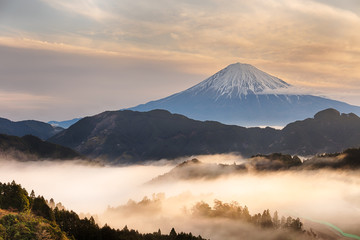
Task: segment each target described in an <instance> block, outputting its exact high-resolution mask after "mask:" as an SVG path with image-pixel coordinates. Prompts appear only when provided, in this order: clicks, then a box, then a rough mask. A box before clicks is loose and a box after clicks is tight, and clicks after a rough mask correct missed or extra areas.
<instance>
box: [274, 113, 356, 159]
mask: <svg viewBox="0 0 360 240" xmlns="http://www.w3.org/2000/svg"><path fill="white" fill-rule="evenodd" d="M281 132H282V134H281V137H280V138H279V139H277V140H276V141H274V142H273V143H272V145H271V147H270V149H271V150H272V152H277V151H281V152H283V153H289V154H292V153H296V154H299V155H309V154H313V153H326V152H339V151H342V150H344V147H347V148H350V147H359V145H360V118H359V117H358V116H357V115H355V114H353V113H350V114H344V113H343V114H340V112H338V111H337V110H335V109H327V110H324V111H320V112H318V113H317V114H315V116H314V118H309V119H305V120H303V121H296V122H293V123H290V124H288V125H287V126H286V127H285V128H283V129H282V131H281Z"/></svg>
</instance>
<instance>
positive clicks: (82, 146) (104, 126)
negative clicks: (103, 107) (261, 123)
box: [49, 109, 360, 163]
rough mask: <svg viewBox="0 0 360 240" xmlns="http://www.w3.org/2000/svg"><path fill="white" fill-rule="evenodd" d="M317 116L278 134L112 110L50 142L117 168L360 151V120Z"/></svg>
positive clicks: (160, 112)
mask: <svg viewBox="0 0 360 240" xmlns="http://www.w3.org/2000/svg"><path fill="white" fill-rule="evenodd" d="M334 112H335V114H334ZM315 116H316V117H315V118H308V119H305V120H302V121H297V122H293V123H291V124H288V125H287V126H286V127H285V128H284V129H282V130H276V129H273V128H269V127H267V128H259V127H255V128H245V127H240V126H236V125H224V124H222V123H219V122H215V121H205V122H201V121H198V120H193V119H190V118H187V117H185V116H183V115H179V114H171V113H170V112H168V111H165V110H152V111H149V112H136V111H130V110H124V111H113V112H111V111H107V112H104V113H100V114H98V115H95V116H92V117H86V118H84V119H82V120H80V121H79V122H77V123H75V124H74V125H72V126H71V127H70V128H68V129H66V130H64V131H62V132H61V133H59V134H57V135H55V136H53V137H52V138H50V139H49V141H50V142H53V143H57V144H60V145H64V146H67V147H70V148H73V149H75V150H76V151H78V152H80V153H82V154H84V155H86V156H88V157H92V158H103V159H105V160H108V161H110V162H113V163H136V162H143V161H147V160H159V159H174V158H178V157H186V156H192V155H202V154H217V153H238V154H242V155H244V156H251V155H256V154H259V153H262V154H269V153H273V152H282V153H286V154H298V155H313V154H317V153H322V152H339V151H342V150H343V149H345V148H350V147H358V146H360V118H359V117H358V116H357V115H355V114H340V113H338V114H336V110H334V109H327V110H324V111H323V112H320V113H318V114H317V115H315ZM324 116H330V118H329V117H328V118H326V117H324Z"/></svg>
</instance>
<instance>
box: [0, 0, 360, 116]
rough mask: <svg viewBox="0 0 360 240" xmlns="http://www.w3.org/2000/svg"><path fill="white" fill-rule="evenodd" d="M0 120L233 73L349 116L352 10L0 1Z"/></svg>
mask: <svg viewBox="0 0 360 240" xmlns="http://www.w3.org/2000/svg"><path fill="white" fill-rule="evenodd" d="M0 56H1V57H0V72H1V74H0V102H1V103H0V111H1V112H2V115H1V117H7V118H10V119H12V120H20V119H29V118H34V119H39V120H46V121H47V120H64V119H68V118H74V117H79V116H80V117H81V116H85V115H91V114H96V113H98V112H101V111H105V110H113V109H121V108H126V107H132V106H135V105H137V104H140V103H144V102H146V101H150V100H155V99H158V98H161V97H165V96H168V95H170V94H172V93H175V92H178V91H181V90H184V89H186V88H188V87H190V86H192V85H194V84H196V83H198V82H200V81H202V80H204V79H205V78H207V77H209V76H210V75H212V74H214V73H215V72H217V71H218V70H220V69H222V68H224V67H226V66H227V65H229V64H231V63H234V62H243V63H249V64H252V65H254V66H256V67H257V68H259V69H261V70H263V71H265V72H267V73H269V74H271V75H274V76H277V77H279V78H281V79H282V80H284V81H286V82H288V83H290V84H293V85H295V86H298V87H300V88H302V89H306V90H304V91H307V92H311V93H317V94H321V95H325V96H328V97H332V98H335V99H339V100H343V101H347V102H349V103H351V104H357V105H360V94H359V90H360V1H358V0H341V1H340V0H328V1H326V0H252V1H245V0H232V1H223V0H221V1H220V0H151V1H149V0H146V1H144V0H139V1H133V0H116V1H115V0H77V1H74V0H28V1H23V0H0Z"/></svg>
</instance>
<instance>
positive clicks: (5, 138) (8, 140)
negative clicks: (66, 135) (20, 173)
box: [0, 134, 84, 161]
mask: <svg viewBox="0 0 360 240" xmlns="http://www.w3.org/2000/svg"><path fill="white" fill-rule="evenodd" d="M0 153H1V155H3V156H6V157H10V158H14V159H18V160H22V161H28V160H41V159H80V158H84V157H82V156H81V155H80V154H78V153H77V152H75V151H74V150H72V149H70V148H67V147H63V146H60V145H57V144H54V143H50V142H46V141H43V140H41V139H39V138H37V137H34V136H31V135H26V136H24V137H21V138H20V137H16V136H9V135H5V134H0Z"/></svg>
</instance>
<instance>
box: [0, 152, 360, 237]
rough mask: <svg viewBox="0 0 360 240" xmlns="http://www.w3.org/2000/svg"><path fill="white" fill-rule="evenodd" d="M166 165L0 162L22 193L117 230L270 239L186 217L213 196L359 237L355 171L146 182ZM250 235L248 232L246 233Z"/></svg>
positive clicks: (248, 228) (231, 224) (227, 222)
mask: <svg viewBox="0 0 360 240" xmlns="http://www.w3.org/2000/svg"><path fill="white" fill-rule="evenodd" d="M197 158H198V159H199V160H200V161H202V162H211V163H214V162H221V163H233V162H236V163H240V162H242V161H243V159H242V158H241V157H239V156H236V155H216V156H197ZM173 167H174V165H171V164H167V165H159V164H156V165H146V166H111V167H110V166H99V165H94V164H85V163H84V162H73V161H61V162H60V161H42V162H16V161H9V160H2V161H0V181H1V182H9V181H12V180H15V181H16V182H17V183H20V184H21V185H22V186H23V187H25V188H26V189H27V190H28V191H31V190H32V189H33V190H34V191H35V194H36V195H38V194H40V195H43V196H44V197H45V198H47V199H50V198H54V199H55V201H56V202H61V203H62V204H63V205H64V206H65V207H66V208H67V209H72V210H74V211H76V212H78V213H80V212H83V213H91V214H96V215H97V216H98V218H97V219H98V221H99V223H100V224H105V223H107V224H109V225H110V226H112V227H117V228H123V227H124V226H125V225H127V226H128V227H129V228H134V229H137V230H139V231H142V232H153V231H157V230H158V229H159V228H160V229H161V230H162V231H163V232H168V231H170V229H171V228H172V227H175V229H176V230H177V231H178V232H179V231H186V232H189V231H191V232H192V233H193V234H195V235H198V234H201V235H202V236H203V237H206V238H211V239H265V238H266V239H272V238H269V236H270V234H269V230H262V231H258V230H254V228H255V227H254V226H252V225H249V224H246V223H241V224H240V223H239V222H237V221H233V220H231V219H222V218H213V219H206V218H198V217H196V216H194V215H193V214H192V209H193V207H194V206H195V204H196V203H199V202H201V201H203V202H205V203H208V204H209V205H213V203H214V200H215V199H218V200H220V201H223V202H228V203H231V202H233V201H236V202H238V203H239V204H240V205H241V206H245V205H246V206H247V207H248V208H249V211H250V213H251V214H256V213H262V212H263V211H264V210H266V209H269V210H270V212H271V214H273V213H274V211H278V212H279V215H282V216H292V217H294V218H296V217H300V219H301V220H302V222H304V223H305V225H304V227H305V229H309V227H311V224H309V223H311V221H312V220H319V221H325V222H330V223H332V224H334V225H336V226H338V227H340V228H341V229H342V230H343V231H344V232H349V233H352V234H358V235H359V234H360V230H359V229H360V228H359V224H360V174H359V173H360V172H359V171H336V170H316V171H308V170H303V171H278V172H266V173H261V174H259V173H244V174H240V173H239V174H231V175H223V176H221V177H218V178H214V179H197V180H178V181H169V182H158V183H155V184H146V183H148V182H149V181H150V180H151V179H154V178H156V177H157V176H158V175H162V174H165V173H167V172H169V171H170V170H171V169H172V168H173ZM144 197H145V198H144ZM250 232H251V233H254V235H252V237H251V238H246V234H250ZM255 233H256V234H255ZM276 234H280V235H281V234H284V233H274V235H271V236H273V238H274V239H281V237H280V235H276ZM234 236H237V237H234ZM241 236H243V237H241ZM247 236H249V235H247ZM265 236H267V237H265ZM281 236H282V235H281ZM283 239H286V238H283ZM297 239H300V238H297ZM334 239H341V238H340V237H339V236H338V238H334Z"/></svg>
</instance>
